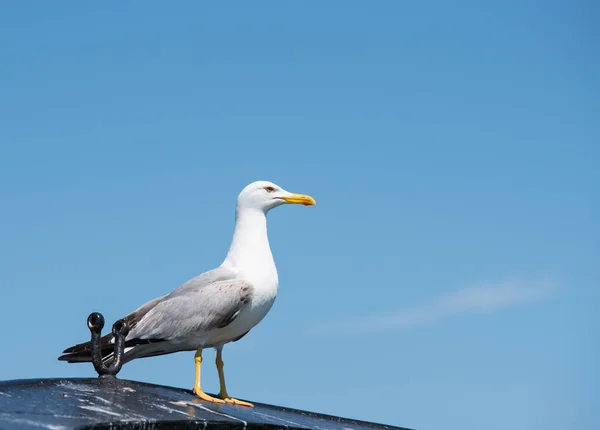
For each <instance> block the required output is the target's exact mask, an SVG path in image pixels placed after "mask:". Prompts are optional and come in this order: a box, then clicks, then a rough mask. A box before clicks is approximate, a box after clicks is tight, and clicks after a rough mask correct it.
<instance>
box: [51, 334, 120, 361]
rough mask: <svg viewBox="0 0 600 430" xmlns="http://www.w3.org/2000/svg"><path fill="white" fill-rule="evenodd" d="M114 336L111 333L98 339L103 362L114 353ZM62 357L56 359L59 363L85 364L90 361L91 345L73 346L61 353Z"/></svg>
mask: <svg viewBox="0 0 600 430" xmlns="http://www.w3.org/2000/svg"><path fill="white" fill-rule="evenodd" d="M113 339H114V336H113V334H112V333H109V334H107V335H106V336H102V337H101V338H100V351H101V354H102V359H103V360H105V359H106V358H108V356H109V355H111V354H112V352H113V351H114V343H113V342H114V341H113ZM63 354H64V355H61V356H60V357H58V359H59V360H61V361H66V362H68V363H86V362H90V361H92V343H91V342H84V343H79V344H77V345H73V346H71V347H69V348H67V349H65V350H64V351H63Z"/></svg>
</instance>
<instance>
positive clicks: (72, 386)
mask: <svg viewBox="0 0 600 430" xmlns="http://www.w3.org/2000/svg"><path fill="white" fill-rule="evenodd" d="M57 386H59V387H64V388H69V389H70V390H73V391H80V392H82V393H94V392H96V391H97V389H96V388H95V387H88V386H85V385H75V384H72V383H70V382H61V383H59V384H58V385H57Z"/></svg>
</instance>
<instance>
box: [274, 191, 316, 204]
mask: <svg viewBox="0 0 600 430" xmlns="http://www.w3.org/2000/svg"><path fill="white" fill-rule="evenodd" d="M281 199H282V200H283V201H285V202H286V203H292V204H299V205H304V206H313V205H316V204H317V202H315V199H313V198H312V197H311V196H307V195H304V194H292V195H289V196H286V197H281Z"/></svg>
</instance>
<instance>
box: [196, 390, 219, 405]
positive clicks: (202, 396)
mask: <svg viewBox="0 0 600 430" xmlns="http://www.w3.org/2000/svg"><path fill="white" fill-rule="evenodd" d="M192 391H193V392H194V394H195V395H197V396H198V397H200V399H201V400H204V401H207V402H212V403H220V404H225V400H223V399H218V398H217V397H213V396H209V395H208V394H206V393H205V392H204V391H202V389H201V388H197V387H194V389H193V390H192Z"/></svg>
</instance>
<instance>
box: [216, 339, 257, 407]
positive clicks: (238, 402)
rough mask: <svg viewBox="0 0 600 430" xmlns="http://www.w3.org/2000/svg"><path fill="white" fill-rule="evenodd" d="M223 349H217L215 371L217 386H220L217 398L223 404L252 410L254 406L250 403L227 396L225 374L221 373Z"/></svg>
mask: <svg viewBox="0 0 600 430" xmlns="http://www.w3.org/2000/svg"><path fill="white" fill-rule="evenodd" d="M222 353H223V349H222V348H217V371H218V372H219V384H220V385H221V390H220V391H219V397H220V398H222V399H223V400H224V401H225V403H231V404H234V405H238V406H248V407H249V408H253V407H254V405H253V404H252V403H248V402H244V401H243V400H238V399H234V398H232V397H229V394H227V387H226V386H225V373H223V365H224V363H223V354H222Z"/></svg>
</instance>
